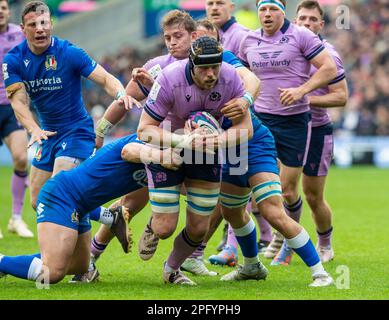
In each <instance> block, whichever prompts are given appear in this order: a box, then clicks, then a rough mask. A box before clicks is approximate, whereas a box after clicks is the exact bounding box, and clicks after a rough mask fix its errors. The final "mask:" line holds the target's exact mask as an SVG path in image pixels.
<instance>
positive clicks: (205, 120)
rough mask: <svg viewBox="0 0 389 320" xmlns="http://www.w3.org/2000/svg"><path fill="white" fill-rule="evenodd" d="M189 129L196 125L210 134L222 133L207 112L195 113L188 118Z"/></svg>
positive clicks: (218, 125)
mask: <svg viewBox="0 0 389 320" xmlns="http://www.w3.org/2000/svg"><path fill="white" fill-rule="evenodd" d="M188 121H189V123H190V126H191V128H194V126H193V123H196V124H197V125H198V126H199V127H200V128H205V129H207V131H208V132H209V133H210V134H213V133H220V132H222V128H221V126H220V124H219V122H218V121H217V120H216V119H215V118H214V117H213V116H212V115H211V114H210V113H208V112H205V111H195V112H192V113H191V114H190V116H189V118H188Z"/></svg>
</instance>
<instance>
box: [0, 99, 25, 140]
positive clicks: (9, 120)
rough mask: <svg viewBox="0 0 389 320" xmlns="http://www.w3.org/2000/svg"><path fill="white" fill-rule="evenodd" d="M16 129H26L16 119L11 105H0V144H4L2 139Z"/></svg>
mask: <svg viewBox="0 0 389 320" xmlns="http://www.w3.org/2000/svg"><path fill="white" fill-rule="evenodd" d="M16 130H24V129H23V127H22V126H21V124H20V123H19V122H18V120H17V119H16V117H15V113H14V111H13V109H12V107H11V105H10V104H6V105H0V146H1V145H2V144H3V141H2V140H4V138H5V137H8V136H9V135H10V134H11V133H12V132H14V131H16Z"/></svg>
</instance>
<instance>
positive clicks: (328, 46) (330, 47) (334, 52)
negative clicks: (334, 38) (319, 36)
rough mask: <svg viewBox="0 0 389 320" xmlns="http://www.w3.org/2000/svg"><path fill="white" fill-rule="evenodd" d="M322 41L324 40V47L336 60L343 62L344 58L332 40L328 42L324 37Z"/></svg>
mask: <svg viewBox="0 0 389 320" xmlns="http://www.w3.org/2000/svg"><path fill="white" fill-rule="evenodd" d="M322 41H323V45H324V47H325V48H326V49H327V50H328V52H329V53H330V54H331V55H332V56H333V57H334V58H335V60H338V61H339V62H342V58H341V57H340V54H339V52H338V51H337V50H336V48H335V47H334V46H333V45H332V44H331V43H330V42H328V41H327V40H326V39H323V40H322Z"/></svg>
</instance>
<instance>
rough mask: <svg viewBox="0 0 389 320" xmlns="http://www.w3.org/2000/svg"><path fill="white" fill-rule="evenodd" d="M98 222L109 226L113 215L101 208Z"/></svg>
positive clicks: (106, 209)
mask: <svg viewBox="0 0 389 320" xmlns="http://www.w3.org/2000/svg"><path fill="white" fill-rule="evenodd" d="M99 222H101V223H102V224H105V225H108V226H111V225H112V223H113V215H112V213H111V212H110V211H109V209H108V208H104V207H101V212H100V219H99Z"/></svg>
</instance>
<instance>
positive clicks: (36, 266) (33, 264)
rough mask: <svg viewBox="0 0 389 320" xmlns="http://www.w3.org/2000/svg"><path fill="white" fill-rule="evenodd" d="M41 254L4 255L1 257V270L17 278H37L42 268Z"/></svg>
mask: <svg viewBox="0 0 389 320" xmlns="http://www.w3.org/2000/svg"><path fill="white" fill-rule="evenodd" d="M40 258H41V254H40V253H37V254H33V255H30V256H16V257H8V256H3V257H1V258H0V272H2V273H5V274H10V275H12V276H14V277H17V278H22V279H27V280H36V278H37V277H38V276H39V274H40V271H41V270H42V260H41V259H40Z"/></svg>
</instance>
